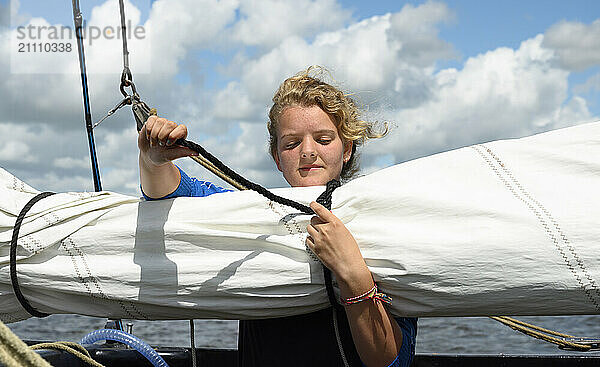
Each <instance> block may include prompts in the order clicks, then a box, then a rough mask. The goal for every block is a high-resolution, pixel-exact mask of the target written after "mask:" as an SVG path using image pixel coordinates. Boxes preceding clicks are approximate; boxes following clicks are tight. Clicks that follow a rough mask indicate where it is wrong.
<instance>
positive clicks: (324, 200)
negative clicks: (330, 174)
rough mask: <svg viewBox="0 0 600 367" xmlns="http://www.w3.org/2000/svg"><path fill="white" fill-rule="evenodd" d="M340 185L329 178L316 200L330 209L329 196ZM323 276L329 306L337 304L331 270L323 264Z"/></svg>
mask: <svg viewBox="0 0 600 367" xmlns="http://www.w3.org/2000/svg"><path fill="white" fill-rule="evenodd" d="M338 187H340V182H339V181H338V180H331V181H329V182H328V183H327V188H326V189H325V191H323V193H322V194H321V195H319V197H318V198H317V200H316V202H317V203H319V204H321V205H323V206H324V207H325V208H327V210H331V196H332V195H333V190H335V189H337V188H338ZM323 277H324V278H325V289H326V290H327V297H328V298H329V303H330V304H331V306H333V307H336V306H337V305H338V303H337V301H336V299H335V293H334V292H333V280H332V279H331V270H329V268H327V267H326V266H325V265H323Z"/></svg>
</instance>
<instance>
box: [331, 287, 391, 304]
mask: <svg viewBox="0 0 600 367" xmlns="http://www.w3.org/2000/svg"><path fill="white" fill-rule="evenodd" d="M367 299H372V300H373V301H374V302H383V303H387V304H388V305H391V304H392V297H390V296H388V295H387V294H385V293H383V292H379V290H378V289H377V284H375V285H373V288H371V289H369V290H368V291H366V292H365V293H363V294H361V295H360V296H355V297H350V298H340V301H341V303H342V304H343V305H344V306H349V305H353V304H355V303H359V302H362V301H364V300H367Z"/></svg>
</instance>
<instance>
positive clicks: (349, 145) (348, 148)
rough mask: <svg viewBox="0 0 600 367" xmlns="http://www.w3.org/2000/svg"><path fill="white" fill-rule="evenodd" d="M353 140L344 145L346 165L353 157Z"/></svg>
mask: <svg viewBox="0 0 600 367" xmlns="http://www.w3.org/2000/svg"><path fill="white" fill-rule="evenodd" d="M352 145H353V142H352V140H348V141H347V142H345V143H344V163H348V161H349V160H350V157H352Z"/></svg>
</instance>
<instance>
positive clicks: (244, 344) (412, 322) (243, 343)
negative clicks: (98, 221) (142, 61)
mask: <svg viewBox="0 0 600 367" xmlns="http://www.w3.org/2000/svg"><path fill="white" fill-rule="evenodd" d="M177 168H178V169H179V172H180V173H181V181H180V182H179V186H178V187H177V189H176V190H175V191H173V192H172V193H171V194H169V195H166V196H164V197H162V198H159V199H152V198H149V197H148V196H146V194H144V192H143V191H142V195H144V198H145V199H146V200H162V199H170V198H175V197H182V196H186V197H203V196H209V195H212V194H218V193H222V192H229V191H232V190H228V189H224V188H222V187H219V186H216V185H215V184H213V183H211V182H208V181H201V180H198V179H196V178H193V177H189V176H188V175H187V174H186V173H185V172H184V171H183V170H182V169H181V168H179V167H177ZM315 314H317V313H315ZM310 315H311V314H308V317H310ZM306 316H307V315H301V318H302V321H298V322H297V320H295V319H294V317H292V318H285V319H286V321H283V320H284V319H283V318H282V319H280V320H281V321H276V322H275V323H274V324H275V325H276V326H275V328H271V329H275V330H277V329H286V328H282V327H281V324H282V323H283V322H287V323H288V324H289V323H290V322H291V324H292V325H293V324H294V323H299V324H301V325H302V326H304V327H306V324H307V321H306V320H307V318H306ZM299 319H300V318H299ZM273 320H277V319H273ZM273 320H265V321H267V322H265V323H263V322H262V321H261V320H252V321H247V322H245V321H240V341H239V347H240V354H241V355H240V358H241V360H242V361H244V362H242V363H243V364H244V365H245V366H246V365H248V366H250V365H257V366H261V365H263V366H264V365H269V363H263V362H261V360H264V358H265V356H267V357H273V358H274V359H277V358H275V357H276V356H274V354H273V350H276V349H281V348H273V343H274V342H277V340H276V339H281V338H279V337H278V336H276V335H274V333H273V332H267V334H268V335H270V338H271V339H273V340H266V341H263V344H264V347H262V346H260V345H258V344H260V343H257V339H260V338H262V337H264V334H265V330H269V325H271V324H273V323H272V322H269V321H273ZM395 320H396V322H397V323H398V326H400V329H401V330H402V346H401V348H400V352H399V353H398V356H397V357H396V359H395V360H394V361H393V362H392V363H391V364H390V365H389V367H403V366H409V365H410V364H411V362H412V360H413V357H414V355H415V343H416V338H417V319H416V318H411V317H396V318H395ZM309 322H310V321H309ZM319 322H321V321H319ZM301 325H298V327H294V330H296V331H298V330H300V329H299V327H300V326H301ZM281 331H282V333H289V332H290V330H281ZM296 337H297V339H299V340H302V339H305V338H304V337H302V336H301V335H296ZM334 338H335V337H334ZM313 342H314V340H313ZM248 344H253V345H258V347H255V348H254V349H253V348H252V347H251V346H249V345H248ZM286 344H287V343H286ZM312 347H313V348H314V344H313V345H312ZM257 348H259V349H261V348H262V349H270V352H269V353H266V354H263V353H261V352H260V351H257V350H256V349H257ZM336 352H337V350H336ZM284 355H285V352H284ZM289 358H293V359H294V360H295V361H296V362H297V363H296V362H294V363H296V364H298V363H299V364H302V363H301V362H298V359H297V358H296V357H291V356H290V355H287V356H286V359H288V360H289ZM279 360H280V361H281V360H282V359H279ZM294 363H292V364H281V365H286V366H288V365H293V364H294ZM310 365H314V363H310ZM327 365H329V363H328V364H327Z"/></svg>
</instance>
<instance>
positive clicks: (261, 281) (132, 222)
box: [0, 123, 600, 322]
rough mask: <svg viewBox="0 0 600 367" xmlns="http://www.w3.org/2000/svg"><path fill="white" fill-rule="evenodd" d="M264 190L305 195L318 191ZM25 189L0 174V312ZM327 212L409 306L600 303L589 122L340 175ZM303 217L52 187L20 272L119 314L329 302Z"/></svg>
mask: <svg viewBox="0 0 600 367" xmlns="http://www.w3.org/2000/svg"><path fill="white" fill-rule="evenodd" d="M274 191H275V192H276V193H277V194H279V195H281V196H284V197H288V198H292V199H294V200H297V201H300V202H303V203H306V204H307V203H309V202H310V201H312V200H314V199H315V198H316V197H317V196H318V195H319V194H320V193H321V192H322V191H323V187H308V188H287V189H276V190H274ZM37 193H38V191H37V190H35V189H33V188H31V187H29V186H28V185H26V184H24V183H23V182H21V181H19V180H18V179H16V178H15V177H13V176H12V175H10V174H9V173H8V172H6V171H4V170H2V169H0V319H1V320H2V321H4V322H12V321H16V320H19V319H23V318H27V317H28V314H27V313H26V312H25V311H24V310H23V309H22V307H21V306H20V305H19V303H18V302H17V300H16V298H15V296H14V294H13V290H12V286H11V282H10V275H9V245H10V239H11V236H12V229H13V226H14V223H15V219H16V216H17V215H18V213H19V211H20V210H21V209H22V207H23V206H24V205H25V204H26V203H27V201H29V200H30V199H31V198H32V197H33V196H35V195H36V194H37ZM332 210H333V213H334V214H335V215H337V216H338V217H339V218H340V219H341V220H342V221H343V222H344V223H345V224H346V226H347V227H348V229H349V230H350V231H351V232H352V233H353V234H354V236H355V238H356V240H357V241H358V243H359V246H360V248H361V251H362V254H363V256H364V258H365V260H366V262H367V265H368V266H369V268H370V269H371V271H372V272H373V275H374V277H375V279H376V281H377V283H378V284H379V285H380V288H382V289H383V290H384V291H385V292H386V293H388V294H389V295H391V296H392V297H393V299H394V300H393V305H392V307H391V310H392V312H393V313H395V314H398V315H409V316H469V315H471V316H474V315H491V314H504V315H516V314H519V315H527V314H530V315H533V314H535V315H558V314H563V315H569V314H596V313H599V312H600V288H599V284H598V282H599V281H600V256H598V249H599V248H600V123H592V124H585V125H580V126H576V127H572V128H567V129H561V130H556V131H552V132H549V133H544V134H539V135H535V136H532V137H528V138H523V139H514V140H505V141H497V142H492V143H486V144H481V145H475V146H472V147H467V148H462V149H458V150H454V151H450V152H446V153H441V154H437V155H434V156H430V157H426V158H422V159H417V160H414V161H411V162H407V163H403V164H400V165H396V166H393V167H390V168H387V169H384V170H381V171H378V172H376V173H373V174H370V175H367V176H364V177H361V178H358V179H356V180H353V181H351V182H349V183H347V184H345V185H344V186H342V187H340V188H339V189H337V190H336V191H335V192H334V194H333V206H332ZM309 220H310V216H308V215H303V214H299V213H297V212H296V211H295V210H294V209H291V208H289V207H285V206H282V205H280V204H276V203H273V202H271V201H269V200H267V199H265V198H263V197H261V196H260V195H258V194H256V193H254V192H247V191H244V192H233V193H224V194H217V195H212V196H209V197H206V198H177V199H172V200H164V201H157V202H145V201H140V200H139V199H138V198H135V197H131V196H125V195H121V194H117V193H111V192H101V193H63V194H57V195H54V196H51V197H49V198H46V199H43V200H42V201H40V202H39V203H37V204H36V205H35V206H34V207H33V208H32V209H31V210H30V211H29V213H28V214H27V216H26V218H25V220H24V221H23V225H22V227H21V230H20V238H19V240H18V260H17V266H18V276H19V282H20V284H21V289H22V291H23V293H24V294H25V296H26V298H27V299H28V300H29V302H30V303H31V304H32V305H33V306H34V307H35V308H37V309H38V310H40V311H42V312H46V313H77V314H85V315H91V316H102V317H113V318H132V319H184V318H185V319H189V318H224V319H246V318H265V317H279V316H288V315H294V314H300V313H307V312H311V311H314V310H317V309H321V308H324V307H327V304H328V301H327V296H326V293H325V290H324V286H323V276H322V271H321V265H320V263H318V262H317V261H315V260H314V259H313V258H312V257H311V256H310V254H308V253H307V250H306V248H305V245H304V240H305V238H306V231H305V229H306V225H307V224H308V221H309Z"/></svg>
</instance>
